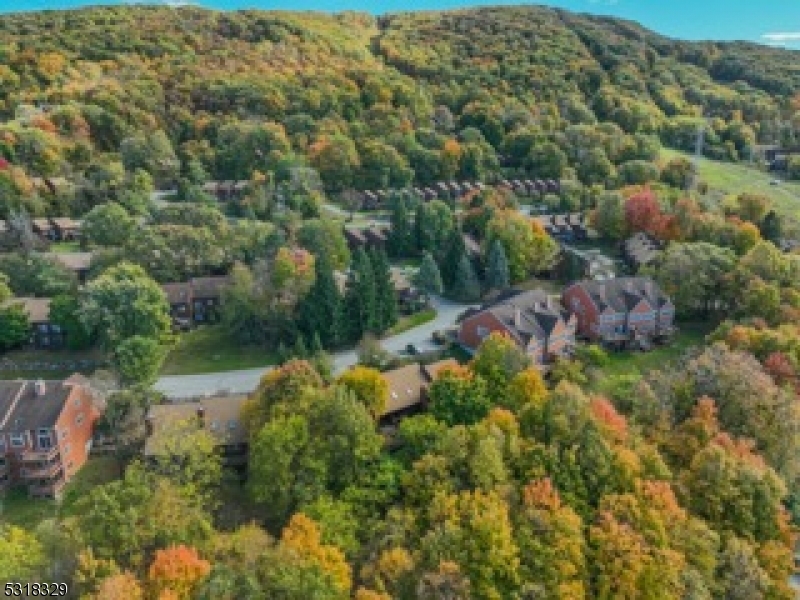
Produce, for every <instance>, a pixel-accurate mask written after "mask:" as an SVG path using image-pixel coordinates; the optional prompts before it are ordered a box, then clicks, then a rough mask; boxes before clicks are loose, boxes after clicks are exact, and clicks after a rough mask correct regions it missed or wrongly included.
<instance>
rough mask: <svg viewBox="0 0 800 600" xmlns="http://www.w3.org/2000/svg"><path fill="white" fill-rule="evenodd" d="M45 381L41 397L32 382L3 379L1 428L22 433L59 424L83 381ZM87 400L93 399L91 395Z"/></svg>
mask: <svg viewBox="0 0 800 600" xmlns="http://www.w3.org/2000/svg"><path fill="white" fill-rule="evenodd" d="M42 383H43V384H44V393H43V394H42V395H40V396H37V395H36V392H35V384H34V382H32V381H19V380H18V381H0V431H10V432H15V433H21V432H23V431H28V430H30V429H38V428H47V429H50V428H52V427H54V426H55V424H56V421H57V420H58V417H59V415H61V412H62V411H63V410H64V403H65V402H66V401H67V400H68V399H69V397H70V396H71V394H72V393H73V388H75V387H78V386H79V383H78V382H74V381H70V380H67V381H43V382H42ZM84 401H87V402H91V400H90V399H88V398H87V399H86V400H84ZM87 407H88V405H87Z"/></svg>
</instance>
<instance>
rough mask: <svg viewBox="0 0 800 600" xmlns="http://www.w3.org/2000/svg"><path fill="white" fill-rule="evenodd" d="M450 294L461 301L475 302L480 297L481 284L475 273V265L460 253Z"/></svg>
mask: <svg viewBox="0 0 800 600" xmlns="http://www.w3.org/2000/svg"><path fill="white" fill-rule="evenodd" d="M451 293H452V296H453V298H455V299H456V300H459V301H461V302H476V301H477V300H479V299H480V297H481V284H480V282H479V281H478V276H477V275H476V274H475V267H473V266H472V261H471V260H470V259H469V257H468V256H467V255H466V253H464V254H462V255H461V260H459V261H458V270H457V271H456V277H455V283H454V284H453V288H452V292H451Z"/></svg>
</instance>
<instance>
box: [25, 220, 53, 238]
mask: <svg viewBox="0 0 800 600" xmlns="http://www.w3.org/2000/svg"><path fill="white" fill-rule="evenodd" d="M31 229H33V233H35V234H36V235H38V236H39V237H40V238H42V239H43V240H47V241H50V242H54V241H56V228H55V226H54V225H53V223H51V222H50V219H31Z"/></svg>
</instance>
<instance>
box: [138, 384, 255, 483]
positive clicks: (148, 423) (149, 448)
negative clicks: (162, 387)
mask: <svg viewBox="0 0 800 600" xmlns="http://www.w3.org/2000/svg"><path fill="white" fill-rule="evenodd" d="M246 401H247V396H216V397H210V398H203V399H201V400H198V401H196V402H183V403H175V404H156V405H154V406H151V407H150V410H148V412H147V415H145V428H146V432H147V439H146V440H145V445H144V456H145V458H146V459H147V458H152V457H155V456H158V455H159V454H160V453H161V452H163V448H162V445H163V443H164V442H165V441H166V440H165V438H164V437H160V436H158V435H156V434H157V432H158V431H159V430H163V428H167V427H169V426H170V424H174V423H176V422H179V421H190V422H192V423H194V424H196V425H197V427H198V428H202V429H205V430H206V431H208V432H209V433H210V434H211V435H212V436H213V438H214V440H215V441H216V449H217V451H218V452H219V454H220V456H221V459H222V464H223V466H224V467H230V468H233V469H236V470H239V471H240V472H242V473H244V471H245V469H246V467H247V451H248V444H247V440H248V437H247V429H246V428H245V425H244V423H243V422H242V418H241V413H242V407H243V406H244V403H245V402H246Z"/></svg>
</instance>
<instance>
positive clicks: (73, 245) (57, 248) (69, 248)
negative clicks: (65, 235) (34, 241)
mask: <svg viewBox="0 0 800 600" xmlns="http://www.w3.org/2000/svg"><path fill="white" fill-rule="evenodd" d="M49 250H50V252H52V253H53V254H68V253H71V252H83V248H81V243H80V242H54V243H52V244H50V248H49Z"/></svg>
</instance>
